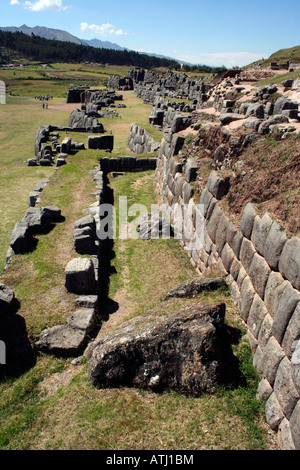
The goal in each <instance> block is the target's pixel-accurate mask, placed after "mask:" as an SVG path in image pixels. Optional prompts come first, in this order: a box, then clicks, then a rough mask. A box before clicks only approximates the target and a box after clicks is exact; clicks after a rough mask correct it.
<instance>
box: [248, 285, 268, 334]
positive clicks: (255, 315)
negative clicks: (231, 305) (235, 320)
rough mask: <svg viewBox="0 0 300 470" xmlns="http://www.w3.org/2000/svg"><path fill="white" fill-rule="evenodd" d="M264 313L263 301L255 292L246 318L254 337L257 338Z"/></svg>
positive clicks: (265, 311) (265, 310)
mask: <svg viewBox="0 0 300 470" xmlns="http://www.w3.org/2000/svg"><path fill="white" fill-rule="evenodd" d="M266 315H267V309H266V307H265V305H264V303H263V301H262V300H261V299H260V297H259V296H258V295H257V294H255V295H254V298H253V302H252V305H251V308H250V311H249V315H248V319H247V325H248V326H249V328H250V330H251V331H252V333H253V335H254V336H255V338H258V334H259V331H260V328H261V325H262V323H263V321H264V319H265V316H266Z"/></svg>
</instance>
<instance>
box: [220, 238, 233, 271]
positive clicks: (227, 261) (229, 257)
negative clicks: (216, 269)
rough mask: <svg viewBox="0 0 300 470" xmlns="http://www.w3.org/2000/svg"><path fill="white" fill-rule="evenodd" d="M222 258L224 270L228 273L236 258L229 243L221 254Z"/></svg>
mask: <svg viewBox="0 0 300 470" xmlns="http://www.w3.org/2000/svg"><path fill="white" fill-rule="evenodd" d="M221 258H222V262H223V265H224V268H225V269H226V271H227V272H229V270H230V267H231V264H232V262H233V260H234V259H236V258H235V256H234V253H233V251H232V249H231V248H230V246H229V245H228V243H225V245H224V248H223V250H222V253H221Z"/></svg>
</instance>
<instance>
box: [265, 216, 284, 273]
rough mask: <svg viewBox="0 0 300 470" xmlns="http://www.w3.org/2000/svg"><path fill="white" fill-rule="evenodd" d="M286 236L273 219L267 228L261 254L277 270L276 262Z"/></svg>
mask: <svg viewBox="0 0 300 470" xmlns="http://www.w3.org/2000/svg"><path fill="white" fill-rule="evenodd" d="M286 240H287V238H286V236H285V234H284V233H283V231H282V229H281V227H280V226H279V224H278V223H277V222H276V221H275V222H273V224H272V225H271V228H270V230H269V233H268V236H267V239H266V243H265V248H264V253H263V256H264V258H265V260H266V261H267V263H268V264H269V266H270V267H271V268H272V269H274V270H277V269H278V262H279V258H280V255H281V252H282V250H283V247H284V244H285V242H286Z"/></svg>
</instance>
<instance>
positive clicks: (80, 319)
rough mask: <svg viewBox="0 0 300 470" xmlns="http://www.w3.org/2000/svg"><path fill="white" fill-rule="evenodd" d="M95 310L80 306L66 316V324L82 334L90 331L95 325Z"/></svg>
mask: <svg viewBox="0 0 300 470" xmlns="http://www.w3.org/2000/svg"><path fill="white" fill-rule="evenodd" d="M96 320H97V316H96V312H95V310H94V309H93V308H81V309H79V310H76V311H75V312H73V313H71V315H70V316H69V317H68V318H67V323H68V325H69V326H70V327H71V328H73V329H74V330H78V331H80V332H82V333H83V334H89V333H91V332H92V331H93V330H94V329H95V326H96Z"/></svg>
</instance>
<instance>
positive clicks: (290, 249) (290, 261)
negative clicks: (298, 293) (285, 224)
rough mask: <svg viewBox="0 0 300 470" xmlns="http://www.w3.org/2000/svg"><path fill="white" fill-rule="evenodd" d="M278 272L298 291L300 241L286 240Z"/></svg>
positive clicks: (295, 239)
mask: <svg viewBox="0 0 300 470" xmlns="http://www.w3.org/2000/svg"><path fill="white" fill-rule="evenodd" d="M278 267H279V271H280V272H281V274H282V275H283V276H284V277H285V278H286V279H288V280H289V281H290V283H291V284H292V286H293V287H295V289H298V290H300V239H299V238H298V237H293V238H291V239H290V240H287V241H286V243H285V245H284V247H283V250H282V252H281V256H280V259H279V265H278Z"/></svg>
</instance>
